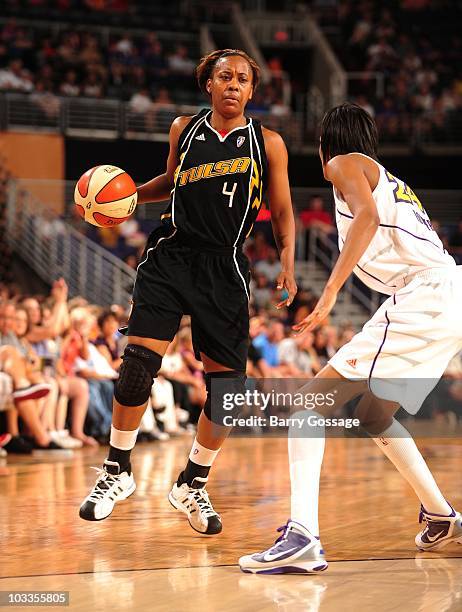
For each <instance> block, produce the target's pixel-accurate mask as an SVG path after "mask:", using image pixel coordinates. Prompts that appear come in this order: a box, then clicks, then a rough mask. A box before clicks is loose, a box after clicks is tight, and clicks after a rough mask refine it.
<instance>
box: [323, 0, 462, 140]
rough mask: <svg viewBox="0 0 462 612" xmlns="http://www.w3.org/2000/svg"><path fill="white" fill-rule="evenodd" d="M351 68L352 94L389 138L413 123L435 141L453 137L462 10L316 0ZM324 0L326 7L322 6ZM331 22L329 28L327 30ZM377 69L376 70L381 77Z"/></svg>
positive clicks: (459, 94) (460, 97)
mask: <svg viewBox="0 0 462 612" xmlns="http://www.w3.org/2000/svg"><path fill="white" fill-rule="evenodd" d="M313 4H314V5H315V10H316V11H317V14H318V17H319V19H320V21H321V24H323V25H324V26H326V31H327V32H331V33H332V28H334V31H335V35H334V36H332V42H333V44H334V48H335V50H336V51H337V54H338V57H339V59H340V61H341V62H342V64H343V66H344V67H345V69H346V70H347V71H348V72H356V73H361V74H360V75H359V76H357V77H355V78H354V79H352V80H350V82H349V88H350V94H351V95H353V96H356V101H357V102H358V103H359V104H360V105H361V106H363V107H364V108H365V109H366V110H368V111H369V112H370V113H371V114H372V115H373V116H375V119H376V121H377V124H378V127H379V129H380V131H381V134H382V135H383V136H385V137H386V139H387V140H388V141H390V140H392V141H398V142H399V141H405V140H406V138H408V134H409V133H410V132H411V131H412V130H411V128H412V127H413V126H417V127H418V130H419V133H420V135H421V136H422V137H424V138H425V136H431V138H432V140H441V141H444V140H446V141H451V140H454V139H457V137H456V134H455V130H457V131H458V133H459V134H460V131H461V128H462V69H461V66H462V36H461V32H460V21H461V18H462V11H461V8H460V6H457V3H453V2H452V3H451V2H445V1H430V0H418V1H413V0H401V1H396V0H395V1H392V2H386V3H384V2H379V1H378V0H361V1H360V2H356V1H353V0H341V1H340V2H338V3H334V4H329V5H327V4H325V3H324V5H323V3H318V2H314V3H313ZM326 7H327V8H326ZM329 28H331V29H330V30H329ZM374 73H380V75H382V77H383V91H382V80H381V77H379V80H378V79H377V78H376V76H375V74H374Z"/></svg>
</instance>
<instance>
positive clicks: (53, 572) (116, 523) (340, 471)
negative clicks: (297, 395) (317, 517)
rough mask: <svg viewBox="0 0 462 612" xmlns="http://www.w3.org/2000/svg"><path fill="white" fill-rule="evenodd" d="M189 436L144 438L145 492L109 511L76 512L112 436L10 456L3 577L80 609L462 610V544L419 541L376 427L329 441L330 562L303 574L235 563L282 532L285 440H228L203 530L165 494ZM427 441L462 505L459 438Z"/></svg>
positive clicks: (139, 459) (326, 524)
mask: <svg viewBox="0 0 462 612" xmlns="http://www.w3.org/2000/svg"><path fill="white" fill-rule="evenodd" d="M459 440H460V438H459ZM190 444H191V439H190V438H189V437H187V438H180V439H176V440H171V441H169V442H163V443H156V444H150V445H139V446H138V447H137V449H136V450H135V452H134V454H133V468H134V472H135V477H136V481H137V485H138V488H137V491H136V493H135V494H134V495H133V496H132V497H131V498H130V499H129V500H127V501H125V502H122V503H121V504H119V505H117V506H116V509H115V510H114V513H113V515H112V516H111V517H110V518H108V519H107V520H105V521H102V522H99V523H87V522H84V521H82V520H81V519H79V517H78V507H79V504H80V502H81V501H82V499H83V498H84V497H85V495H86V494H87V493H88V491H89V489H90V487H91V486H92V484H93V483H94V478H95V472H93V470H91V469H90V466H92V465H94V466H98V465H100V464H101V462H102V459H103V458H104V456H105V450H104V449H97V450H95V451H94V450H91V449H87V450H85V451H83V452H77V453H75V455H74V457H73V458H68V457H63V456H59V455H56V456H54V457H48V458H47V459H43V458H40V459H38V458H34V457H29V458H20V459H19V458H16V457H11V456H10V457H9V458H8V461H5V460H3V463H0V501H1V503H0V529H1V538H0V542H1V545H2V547H1V554H0V591H17V590H23V591H24V590H39V591H43V590H66V591H69V592H70V606H69V608H68V609H71V610H82V611H93V610H101V611H105V610H142V611H144V610H146V611H150V610H154V611H157V610H159V611H164V610H165V611H177V610H178V611H181V612H187V611H196V610H197V611H200V612H209V611H213V612H215V611H228V610H229V611H252V612H257V611H259V610H281V611H284V612H293V611H296V612H298V611H299V610H300V611H302V610H303V611H308V612H318V611H321V612H331V611H335V612H338V611H341V612H343V611H345V612H348V611H350V610H351V611H355V612H362V611H369V610H371V611H373V612H382V611H388V610H397V611H398V610H399V611H403V610H405V611H408V610H412V611H418V612H446V611H447V612H449V611H450V612H456V611H460V610H462V546H460V545H457V544H455V545H449V546H448V547H447V548H446V549H444V550H443V551H442V552H440V553H420V552H418V551H417V550H416V549H415V546H414V536H415V534H416V533H417V531H418V529H419V525H418V522H417V518H418V510H419V505H418V502H417V500H416V499H415V497H414V494H413V492H412V491H411V490H410V488H409V487H408V485H407V483H405V482H404V481H403V480H402V478H401V477H400V475H399V474H398V473H397V472H396V471H395V469H394V467H393V466H392V465H391V464H390V463H389V462H388V461H387V460H386V458H384V457H383V456H382V454H381V453H380V450H379V449H378V448H376V446H375V445H374V444H373V442H371V441H370V440H367V439H336V440H328V442H327V448H326V455H325V462H324V468H323V477H322V480H321V504H320V512H321V535H322V542H323V545H324V548H325V549H326V554H327V558H328V561H329V562H330V566H329V569H328V570H327V572H325V573H323V574H321V575H318V576H304V577H301V576H253V575H248V574H243V573H242V572H240V571H239V568H238V566H237V559H238V557H239V556H240V555H242V554H245V553H248V552H253V551H257V550H262V549H263V548H266V547H267V546H268V545H269V544H270V543H272V542H273V541H274V539H275V538H276V536H277V534H276V532H275V529H276V528H277V527H278V526H279V525H282V524H283V523H285V521H286V519H287V518H288V517H289V480H288V470H287V453H286V445H287V442H286V440H284V439H268V438H246V439H244V438H232V439H230V440H228V442H227V444H226V446H225V448H224V450H223V451H222V453H221V454H220V456H219V458H218V459H217V462H216V464H215V467H214V471H213V474H212V477H211V479H210V485H209V492H210V494H211V497H212V500H213V502H214V505H215V508H216V509H217V510H218V511H219V512H220V514H221V515H222V518H223V523H224V530H223V532H222V534H220V535H219V536H215V537H206V536H201V535H200V534H197V533H196V532H194V531H193V530H192V529H191V528H190V527H189V525H188V523H187V521H186V519H185V517H183V515H180V514H178V513H177V512H176V511H174V510H173V508H171V507H170V505H169V503H168V501H167V500H166V495H167V493H168V491H169V488H170V486H171V483H172V480H173V479H174V478H175V477H176V475H177V473H178V471H179V469H180V468H181V467H182V466H183V464H184V461H185V457H186V456H187V453H188V451H189V447H190ZM419 446H420V447H421V449H422V450H423V452H424V455H425V456H426V458H427V460H428V463H429V465H430V467H431V469H432V470H433V472H434V474H435V476H436V478H437V480H438V482H439V484H440V486H441V488H442V490H443V492H444V493H445V494H446V496H447V497H448V499H449V500H450V501H451V502H452V503H453V505H455V506H457V507H459V508H462V487H461V484H462V476H461V465H462V443H460V441H458V440H457V439H455V440H454V439H452V440H449V439H439V438H430V439H429V438H425V439H422V440H421V441H420V442H419ZM5 609H6V608H5ZM24 609H25V608H24Z"/></svg>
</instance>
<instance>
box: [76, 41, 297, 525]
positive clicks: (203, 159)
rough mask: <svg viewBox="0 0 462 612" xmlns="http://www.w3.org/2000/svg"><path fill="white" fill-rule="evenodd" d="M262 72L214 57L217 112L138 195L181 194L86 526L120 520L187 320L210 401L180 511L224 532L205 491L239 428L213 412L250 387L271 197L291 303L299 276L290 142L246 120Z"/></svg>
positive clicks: (205, 72) (153, 251)
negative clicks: (253, 273) (261, 245)
mask: <svg viewBox="0 0 462 612" xmlns="http://www.w3.org/2000/svg"><path fill="white" fill-rule="evenodd" d="M259 72H260V71H259V67H258V66H257V64H256V63H255V62H254V60H253V59H252V58H250V57H249V56H248V55H247V54H246V53H244V52H243V51H240V50H231V49H227V50H222V51H214V52H212V53H210V54H209V55H207V56H206V57H204V58H203V59H202V61H201V63H200V64H199V66H198V67H197V80H198V83H199V86H200V87H201V89H202V90H203V91H204V92H206V93H207V94H208V96H209V97H210V101H211V110H203V111H201V112H200V113H199V114H197V115H195V116H194V117H178V118H177V119H175V121H174V122H173V123H172V126H171V129H170V152H169V156H168V160H167V169H166V172H165V173H164V174H162V175H160V176H157V177H155V178H154V179H152V180H151V181H149V182H148V183H146V184H144V185H142V186H141V187H140V188H139V189H138V203H140V204H143V203H146V202H156V201H162V200H165V199H167V198H168V197H170V204H169V207H168V210H167V211H166V212H165V214H164V215H163V216H162V226H161V227H160V228H158V229H156V230H154V232H152V234H151V236H150V237H149V240H148V244H147V246H146V250H145V253H144V256H143V258H142V261H141V263H140V265H139V266H138V273H137V278H136V282H135V287H134V290H133V310H132V313H131V316H130V319H129V322H128V344H127V347H126V349H125V352H124V355H123V364H122V366H121V368H120V373H119V379H118V380H117V382H116V385H115V393H114V413H113V422H112V428H111V439H110V450H109V456H108V458H107V460H106V461H105V462H104V465H103V468H102V469H101V470H100V473H99V475H98V479H97V481H96V484H95V486H94V488H93V490H92V491H91V493H90V494H89V495H88V497H87V498H86V499H85V500H84V502H83V504H82V506H81V508H80V516H81V518H83V519H86V520H92V521H93V520H102V519H104V518H106V517H107V516H109V515H110V514H111V512H112V510H113V508H114V504H115V503H116V502H117V501H120V500H123V499H125V498H127V497H128V496H129V495H131V494H132V493H133V492H134V490H135V481H134V478H133V474H132V472H131V467H130V451H131V450H132V448H133V447H134V446H135V441H136V437H137V433H138V427H139V424H140V420H141V418H142V415H143V413H144V411H145V409H146V405H147V402H148V399H149V396H150V393H151V386H152V383H153V380H154V378H155V377H156V375H157V372H158V371H159V369H160V367H161V363H162V357H163V355H164V354H165V352H166V350H167V347H168V345H169V343H170V342H171V340H172V339H173V338H174V336H175V334H176V333H177V331H178V327H179V325H180V320H181V317H182V316H183V315H184V314H189V315H190V316H191V327H192V336H193V344H194V349H195V353H196V356H197V358H199V359H201V360H202V362H203V364H204V370H205V373H206V374H205V378H206V387H207V401H206V403H205V406H204V410H203V412H202V414H201V416H200V418H199V423H198V428H197V435H196V439H195V440H194V444H193V446H192V449H191V453H190V455H189V459H188V461H187V465H186V466H185V469H184V470H183V471H182V472H181V474H180V475H179V477H178V480H177V482H176V483H175V484H174V485H173V488H172V490H171V491H170V494H169V501H170V503H171V504H172V505H173V506H174V507H175V508H177V509H178V510H180V511H181V512H183V513H184V514H186V515H187V516H188V519H189V522H190V524H191V526H192V527H193V528H194V529H195V530H197V531H199V532H201V533H205V534H215V533H219V532H220V531H221V529H222V525H221V520H220V517H219V515H218V514H217V513H216V512H215V511H214V509H213V507H212V504H211V502H210V500H209V497H208V494H207V491H206V490H205V484H206V482H207V478H208V473H209V471H210V468H211V466H212V463H213V461H214V459H215V457H216V456H217V454H218V452H219V450H220V448H221V446H222V444H223V442H224V440H225V439H226V437H227V435H228V434H229V431H230V428H226V427H223V426H221V425H220V421H219V419H218V420H217V418H216V416H217V415H216V414H215V415H214V414H212V413H213V410H212V397H211V395H212V393H211V390H212V386H213V383H215V385H216V384H217V383H218V384H226V385H228V388H229V389H232V390H233V391H234V392H239V391H241V392H242V391H243V390H244V383H245V378H246V377H245V370H246V359H247V351H248V333H249V313H248V299H249V265H248V261H247V258H246V257H245V255H244V254H243V253H242V244H243V242H244V240H245V238H246V237H247V236H248V234H249V233H250V231H251V229H252V225H253V223H254V221H255V219H256V217H257V214H258V211H259V208H260V206H261V203H262V200H263V198H264V196H265V192H266V191H267V192H268V196H269V201H270V206H271V216H272V224H273V231H274V235H275V239H276V243H277V246H278V249H279V255H280V260H281V265H282V271H281V273H280V275H279V277H278V279H277V287H278V288H279V289H285V290H286V291H287V293H288V297H287V298H286V299H285V300H284V301H282V302H280V303H279V304H278V305H277V306H278V307H279V308H281V307H283V306H284V305H287V306H288V305H289V304H290V303H291V302H292V300H293V298H294V296H295V294H296V291H297V287H296V284H295V279H294V244H295V224H294V218H293V212H292V204H291V197H290V190H289V182H288V175H287V150H286V147H285V145H284V143H283V140H282V138H281V137H280V136H279V135H278V134H277V133H276V132H273V131H271V130H268V129H265V128H263V127H262V126H261V125H260V123H259V122H258V121H256V120H253V119H250V118H248V117H246V116H245V114H244V109H245V106H246V104H247V102H248V101H249V100H250V99H251V97H252V95H253V92H254V91H255V88H256V86H257V84H258V80H259Z"/></svg>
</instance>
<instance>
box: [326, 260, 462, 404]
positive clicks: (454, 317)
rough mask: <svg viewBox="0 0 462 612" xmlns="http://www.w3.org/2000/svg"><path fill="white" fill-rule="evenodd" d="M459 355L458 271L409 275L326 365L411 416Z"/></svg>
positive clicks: (461, 280) (461, 305) (461, 297)
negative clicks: (366, 383)
mask: <svg viewBox="0 0 462 612" xmlns="http://www.w3.org/2000/svg"><path fill="white" fill-rule="evenodd" d="M461 350H462V266H454V267H448V268H431V269H428V270H425V271H423V272H418V273H417V274H414V275H413V276H412V277H411V278H410V280H409V282H408V283H407V284H406V285H405V286H404V287H402V288H401V289H400V290H399V291H397V292H396V293H395V294H394V295H392V296H390V297H389V298H388V299H387V300H386V301H385V302H384V303H383V304H382V305H381V306H380V308H379V309H378V310H377V312H376V313H375V314H374V316H373V317H372V318H371V319H370V320H369V321H368V322H367V323H366V324H365V325H364V327H363V329H362V330H361V331H360V332H359V334H356V336H354V337H353V338H352V339H351V341H350V342H348V344H345V345H344V346H342V348H341V349H340V350H339V351H338V352H337V353H336V354H335V355H334V356H333V357H332V359H331V360H330V361H329V363H330V365H331V366H332V367H333V368H334V369H335V370H337V372H338V373H339V374H341V375H342V376H344V377H345V378H348V379H354V380H358V379H359V380H364V379H366V380H368V381H369V388H370V390H371V391H372V392H373V393H374V395H376V396H377V397H380V398H382V399H386V400H391V401H396V402H399V404H400V405H401V406H402V407H403V408H405V410H407V411H408V412H409V413H410V414H415V413H416V412H417V411H418V410H419V408H420V406H421V405H422V403H423V402H424V400H425V398H426V397H427V395H428V394H429V393H430V391H432V389H433V388H434V387H435V386H436V384H437V383H438V381H439V379H440V378H441V376H442V375H443V373H444V371H445V369H446V367H447V365H448V363H449V361H450V360H451V359H452V357H453V356H454V355H455V354H456V353H458V352H459V351H461Z"/></svg>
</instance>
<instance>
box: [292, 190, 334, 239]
mask: <svg viewBox="0 0 462 612" xmlns="http://www.w3.org/2000/svg"><path fill="white" fill-rule="evenodd" d="M300 221H301V222H302V224H303V227H305V228H310V227H318V228H319V229H321V230H323V231H325V232H326V233H329V232H330V231H332V229H333V225H334V223H333V219H332V215H331V214H330V213H328V212H327V211H326V210H324V202H323V200H322V198H321V197H320V196H318V195H315V196H312V197H311V199H310V202H309V204H308V208H306V209H304V210H302V212H301V213H300Z"/></svg>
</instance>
